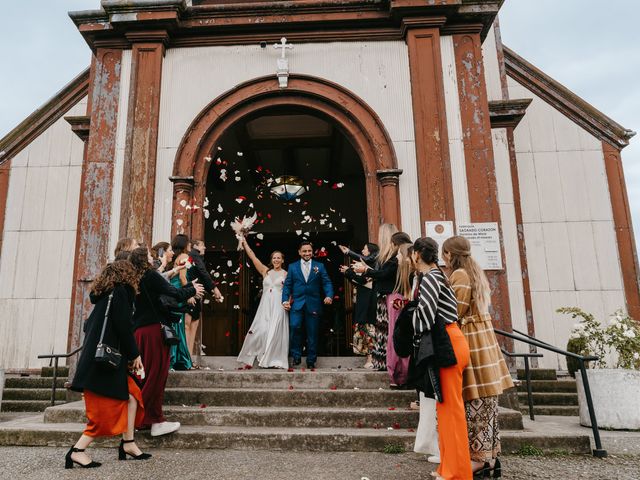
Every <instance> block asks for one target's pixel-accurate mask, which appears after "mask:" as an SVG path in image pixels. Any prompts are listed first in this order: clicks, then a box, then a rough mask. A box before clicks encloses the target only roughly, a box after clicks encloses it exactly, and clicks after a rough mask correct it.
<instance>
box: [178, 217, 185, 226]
mask: <svg viewBox="0 0 640 480" xmlns="http://www.w3.org/2000/svg"><path fill="white" fill-rule="evenodd" d="M183 223H184V221H183V220H182V219H181V218H179V219H177V220H176V225H178V226H179V227H181V226H182V224H183Z"/></svg>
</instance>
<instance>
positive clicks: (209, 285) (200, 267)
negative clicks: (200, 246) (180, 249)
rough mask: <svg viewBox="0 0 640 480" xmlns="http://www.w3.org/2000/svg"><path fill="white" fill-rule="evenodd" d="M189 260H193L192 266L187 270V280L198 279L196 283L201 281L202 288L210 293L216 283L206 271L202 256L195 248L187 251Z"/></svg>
mask: <svg viewBox="0 0 640 480" xmlns="http://www.w3.org/2000/svg"><path fill="white" fill-rule="evenodd" d="M189 256H190V257H191V260H193V266H192V267H191V268H190V269H189V270H187V280H189V281H190V282H191V281H193V280H195V279H198V283H201V284H202V286H203V287H204V290H205V291H206V292H207V293H212V292H213V289H214V288H215V287H216V283H215V282H214V281H213V279H212V278H211V275H210V274H209V272H208V271H207V266H206V265H205V263H204V258H202V255H200V252H198V251H197V250H196V249H193V250H191V252H190V253H189Z"/></svg>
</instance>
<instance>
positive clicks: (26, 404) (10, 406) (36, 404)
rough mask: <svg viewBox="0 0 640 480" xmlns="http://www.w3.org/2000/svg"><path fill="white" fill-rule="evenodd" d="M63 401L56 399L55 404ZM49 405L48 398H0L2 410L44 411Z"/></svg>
mask: <svg viewBox="0 0 640 480" xmlns="http://www.w3.org/2000/svg"><path fill="white" fill-rule="evenodd" d="M63 403H65V402H64V401H56V405H61V404H63ZM50 406H51V401H50V400H5V399H4V398H3V399H2V411H3V412H44V411H45V409H46V408H47V407H50Z"/></svg>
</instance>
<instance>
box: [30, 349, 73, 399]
mask: <svg viewBox="0 0 640 480" xmlns="http://www.w3.org/2000/svg"><path fill="white" fill-rule="evenodd" d="M80 350H82V347H78V348H76V349H75V350H74V351H73V352H69V353H52V354H51V355H38V358H51V359H53V388H52V389H51V406H52V407H53V406H54V405H55V404H56V389H57V388H58V385H57V383H58V360H60V359H61V358H69V357H72V356H74V355H75V354H76V353H78V352H79V351H80Z"/></svg>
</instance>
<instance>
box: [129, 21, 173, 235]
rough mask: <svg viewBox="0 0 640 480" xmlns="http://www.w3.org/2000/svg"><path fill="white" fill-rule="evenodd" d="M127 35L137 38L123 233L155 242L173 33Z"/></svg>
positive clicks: (131, 91)
mask: <svg viewBox="0 0 640 480" xmlns="http://www.w3.org/2000/svg"><path fill="white" fill-rule="evenodd" d="M126 37H127V39H128V40H130V41H131V42H133V49H132V52H131V87H130V90H129V92H130V93H129V113H128V116H127V135H126V144H125V156H124V174H123V178H122V204H121V211H120V237H132V238H136V239H138V240H140V241H143V242H144V243H146V244H147V245H151V241H152V235H153V213H154V211H153V210H154V203H155V202H154V192H155V181H156V178H155V176H156V157H157V148H158V120H159V116H160V88H161V77H162V59H163V57H164V52H165V42H166V41H167V40H168V38H169V36H168V34H167V32H166V31H164V30H159V31H155V30H152V31H144V32H128V33H126ZM167 233H168V232H167Z"/></svg>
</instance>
